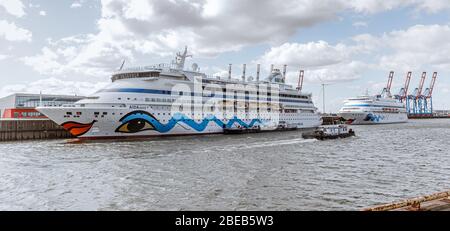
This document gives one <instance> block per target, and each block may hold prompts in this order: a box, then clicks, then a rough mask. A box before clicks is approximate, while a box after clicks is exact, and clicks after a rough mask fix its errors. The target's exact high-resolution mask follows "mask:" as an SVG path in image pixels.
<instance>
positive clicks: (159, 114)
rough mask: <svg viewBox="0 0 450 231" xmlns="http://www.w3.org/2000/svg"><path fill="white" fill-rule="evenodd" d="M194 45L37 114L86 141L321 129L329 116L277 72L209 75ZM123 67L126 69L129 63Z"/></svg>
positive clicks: (118, 74)
mask: <svg viewBox="0 0 450 231" xmlns="http://www.w3.org/2000/svg"><path fill="white" fill-rule="evenodd" d="M187 57H190V55H188V53H187V48H186V49H185V50H184V52H181V53H177V56H176V59H175V60H174V61H173V62H172V63H171V64H159V65H153V66H146V67H137V68H128V69H122V67H121V68H120V70H119V71H117V72H116V73H114V74H113V76H112V78H111V80H112V83H111V84H110V85H109V86H107V87H106V88H104V89H102V90H100V91H98V92H96V93H94V94H92V95H91V96H88V97H86V98H84V99H82V100H80V101H78V102H76V103H75V104H73V105H63V106H60V107H38V108H37V110H38V111H39V112H41V113H43V114H44V115H46V116H47V117H49V118H50V119H51V120H53V121H55V122H56V123H57V124H59V125H61V126H62V127H64V128H65V129H66V130H68V131H69V132H70V133H72V135H74V136H76V137H78V138H80V139H95V138H123V137H125V138H126V137H150V136H165V135H195V134H211V133H223V132H224V129H227V128H233V127H235V126H239V127H245V128H251V127H255V126H263V125H267V124H275V125H281V124H282V125H283V126H284V127H289V128H296V129H304V128H315V127H317V126H319V125H321V123H322V119H321V117H320V115H319V114H318V112H317V108H316V107H315V106H314V104H313V102H312V99H311V94H305V93H302V92H301V91H300V89H297V88H293V87H292V86H290V85H287V84H286V83H285V76H286V66H284V68H285V69H284V72H283V73H282V72H281V71H280V70H279V69H274V68H272V70H271V72H270V74H269V76H268V78H267V79H265V80H259V73H260V66H259V65H258V68H257V77H256V80H253V78H252V77H248V78H246V77H245V65H244V67H243V76H242V79H241V80H237V79H235V78H231V65H230V70H229V76H228V77H215V76H207V75H206V74H205V73H202V72H200V70H199V68H198V65H197V64H195V63H194V64H193V65H192V69H191V70H186V69H185V68H184V66H185V60H186V58H187ZM122 66H123V65H122Z"/></svg>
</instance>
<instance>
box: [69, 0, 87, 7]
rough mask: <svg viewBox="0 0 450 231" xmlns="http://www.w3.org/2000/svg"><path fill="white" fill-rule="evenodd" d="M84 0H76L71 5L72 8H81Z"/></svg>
mask: <svg viewBox="0 0 450 231" xmlns="http://www.w3.org/2000/svg"><path fill="white" fill-rule="evenodd" d="M83 3H84V1H75V2H73V3H72V5H70V8H73V9H74V8H80V7H82V6H83Z"/></svg>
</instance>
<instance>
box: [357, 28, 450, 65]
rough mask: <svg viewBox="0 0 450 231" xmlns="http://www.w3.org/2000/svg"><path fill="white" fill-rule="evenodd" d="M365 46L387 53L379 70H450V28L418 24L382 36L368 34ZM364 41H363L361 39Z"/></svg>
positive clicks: (380, 60) (380, 62) (382, 58)
mask: <svg viewBox="0 0 450 231" xmlns="http://www.w3.org/2000/svg"><path fill="white" fill-rule="evenodd" d="M363 40H364V41H365V42H366V44H368V45H371V46H372V47H377V49H380V50H384V51H385V52H383V53H381V54H380V57H379V60H378V61H379V63H378V68H381V69H383V70H390V69H395V70H401V71H409V70H411V71H420V70H423V69H425V68H429V67H431V68H435V69H438V70H448V69H449V68H450V56H449V55H448V54H450V26H449V25H416V26H412V27H410V28H408V29H406V30H398V31H393V32H390V33H386V34H384V35H383V36H381V37H375V36H369V35H367V36H366V37H365V39H363ZM361 41H362V40H361Z"/></svg>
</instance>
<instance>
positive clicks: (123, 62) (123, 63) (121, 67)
mask: <svg viewBox="0 0 450 231" xmlns="http://www.w3.org/2000/svg"><path fill="white" fill-rule="evenodd" d="M124 65H125V59H124V60H123V61H122V65H120V68H119V71H121V70H122V69H123V66H124Z"/></svg>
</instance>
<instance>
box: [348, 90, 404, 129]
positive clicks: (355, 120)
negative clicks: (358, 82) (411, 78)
mask: <svg viewBox="0 0 450 231" xmlns="http://www.w3.org/2000/svg"><path fill="white" fill-rule="evenodd" d="M339 116H341V117H343V118H344V119H345V120H347V122H348V124H387V123H404V122H407V121H408V115H407V113H406V108H405V106H404V105H403V103H401V102H399V101H398V100H396V99H394V98H391V97H383V96H382V95H375V96H369V95H364V96H360V97H355V98H350V99H347V100H346V101H345V102H344V106H343V107H342V108H341V110H339Z"/></svg>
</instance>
